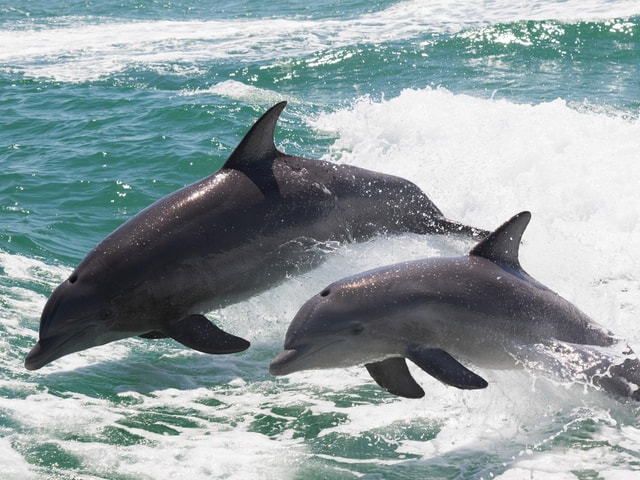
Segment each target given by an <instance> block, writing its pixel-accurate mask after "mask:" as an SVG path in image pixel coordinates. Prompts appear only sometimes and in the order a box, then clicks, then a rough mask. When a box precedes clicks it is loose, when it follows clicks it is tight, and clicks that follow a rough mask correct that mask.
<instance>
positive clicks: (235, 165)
mask: <svg viewBox="0 0 640 480" xmlns="http://www.w3.org/2000/svg"><path fill="white" fill-rule="evenodd" d="M286 105H287V102H280V103H277V104H275V105H274V106H273V107H271V108H270V109H269V110H267V111H266V112H265V113H264V114H263V115H262V116H261V117H260V118H259V119H258V121H257V122H256V123H254V124H253V126H252V127H251V128H250V129H249V131H248V132H247V134H246V135H245V136H244V138H243V139H242V140H241V141H240V143H239V144H238V146H237V147H236V148H235V150H234V151H233V152H232V153H231V155H230V156H229V158H228V159H227V161H226V162H225V163H224V165H223V166H222V168H230V169H235V170H240V171H243V172H244V171H247V169H250V168H251V167H252V166H255V165H256V164H260V162H263V161H264V160H267V159H273V158H274V157H275V156H276V155H277V154H278V149H277V148H276V145H275V143H274V133H275V129H276V123H277V122H278V118H279V117H280V114H281V113H282V110H284V107H285V106H286Z"/></svg>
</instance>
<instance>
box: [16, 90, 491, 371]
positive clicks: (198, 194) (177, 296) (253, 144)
mask: <svg viewBox="0 0 640 480" xmlns="http://www.w3.org/2000/svg"><path fill="white" fill-rule="evenodd" d="M285 105H286V102H281V103H278V104H277V105H275V106H274V107H272V108H271V109H270V110H268V111H267V112H266V113H265V114H264V115H263V116H262V117H261V118H260V119H259V120H258V121H257V122H256V123H255V124H254V125H253V127H252V128H251V129H250V130H249V132H248V133H247V134H246V136H245V137H244V138H243V140H242V141H241V142H240V143H239V144H238V146H237V147H236V149H235V150H234V151H233V153H232V154H231V156H230V157H229V158H228V159H227V161H226V162H225V164H224V165H223V167H222V168H221V169H220V170H219V171H218V172H216V173H215V174H213V175H211V176H209V177H207V178H204V179H203V180H200V181H198V182H196V183H194V184H192V185H189V186H187V187H185V188H183V189H181V190H178V191H176V192H174V193H172V194H170V195H168V196H166V197H164V198H162V199H160V200H159V201H157V202H156V203H154V204H153V205H151V206H149V207H148V208H146V209H145V210H143V211H141V212H140V213H138V214H137V215H135V216H134V217H132V218H131V219H130V220H128V221H127V222H126V223H124V224H123V225H122V226H120V227H119V228H118V229H116V230H115V231H114V232H113V233H111V234H110V235H109V236H107V237H106V238H105V239H104V240H103V241H102V242H100V243H99V244H98V245H97V246H96V247H95V248H94V249H93V250H92V251H91V252H90V253H89V254H88V255H87V256H86V258H85V259H84V260H83V261H82V262H81V263H80V264H79V265H78V266H77V268H76V269H75V270H74V271H73V273H71V275H70V276H69V278H68V279H67V280H65V281H64V282H63V283H62V284H61V285H60V286H59V287H57V288H56V289H55V291H54V292H53V294H52V295H51V297H50V298H49V300H48V301H47V303H46V305H45V307H44V310H43V312H42V316H41V319H40V332H39V333H40V338H39V341H38V342H37V343H36V344H35V346H34V347H33V349H32V350H31V351H30V353H29V354H28V355H27V357H26V359H25V367H26V368H27V369H29V370H36V369H39V368H41V367H43V366H44V365H46V364H48V363H50V362H52V361H53V360H55V359H57V358H60V357H62V356H63V355H67V354H70V353H73V352H77V351H80V350H84V349H87V348H90V347H94V346H97V345H103V344H105V343H108V342H112V341H115V340H119V339H123V338H127V337H131V336H138V335H139V336H144V337H146V338H165V337H171V338H173V339H175V340H176V341H178V342H180V343H182V344H184V345H186V346H188V347H190V348H193V349H195V350H199V351H201V352H205V353H219V354H222V353H233V352H239V351H242V350H245V349H246V348H248V347H249V342H248V341H246V340H244V339H242V338H239V337H236V336H233V335H231V334H229V333H226V332H224V331H222V330H220V329H219V328H218V327H216V326H215V325H213V324H212V323H211V322H210V321H209V320H208V319H207V318H206V317H205V316H204V315H202V314H203V312H208V311H211V310H213V309H215V308H220V307H223V306H225V305H229V304H231V303H234V302H238V301H241V300H244V299H246V298H248V297H250V296H251V295H253V294H255V293H257V292H259V291H261V290H264V289H266V288H268V287H270V286H273V285H276V284H277V283H279V282H281V281H283V280H284V279H285V278H286V277H287V276H288V275H293V274H296V273H299V272H303V271H305V270H309V269H311V268H313V267H314V266H315V265H317V264H318V263H319V262H320V261H322V258H323V256H324V255H325V254H326V253H327V250H330V247H331V245H332V242H335V241H358V240H363V239H366V238H369V237H371V236H373V235H376V234H381V233H398V232H416V233H424V234H426V233H441V234H446V233H450V232H454V233H461V234H465V235H471V236H476V235H486V233H487V232H484V231H482V230H477V229H474V228H472V227H468V226H465V225H461V224H459V223H457V222H453V221H449V220H447V219H446V218H444V217H443V215H442V213H441V212H440V210H439V209H438V208H437V207H436V206H435V205H434V204H433V203H432V202H431V201H430V200H429V198H427V196H426V195H425V194H424V193H423V192H422V191H421V190H420V189H419V188H418V187H417V186H416V185H414V184H413V183H411V182H409V181H407V180H404V179H402V178H398V177H394V176H390V175H383V174H380V173H376V172H372V171H368V170H364V169H362V168H357V167H353V166H348V165H336V164H333V163H330V162H326V161H320V160H311V159H307V158H302V157H296V156H290V155H286V154H284V153H282V152H280V151H278V149H277V148H276V146H275V144H274V133H275V127H276V123H277V120H278V118H279V116H280V114H281V112H282V110H283V109H284V107H285Z"/></svg>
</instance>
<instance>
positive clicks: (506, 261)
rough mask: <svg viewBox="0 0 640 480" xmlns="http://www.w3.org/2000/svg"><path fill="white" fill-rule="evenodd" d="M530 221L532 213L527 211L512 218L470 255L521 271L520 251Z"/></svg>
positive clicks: (478, 245) (477, 246) (479, 244)
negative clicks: (523, 235)
mask: <svg viewBox="0 0 640 480" xmlns="http://www.w3.org/2000/svg"><path fill="white" fill-rule="evenodd" d="M529 220H531V213H530V212H526V211H525V212H520V213H518V214H517V215H515V216H513V217H511V218H510V219H509V220H507V221H506V222H505V223H503V224H502V225H500V226H499V227H498V228H496V229H495V230H494V231H493V232H492V233H490V234H489V236H488V237H487V238H485V239H484V240H482V241H481V242H480V243H478V244H477V245H476V246H475V247H474V248H473V249H472V250H471V251H470V252H469V255H472V256H475V257H483V258H486V259H487V260H491V261H492V262H494V263H497V264H498V265H500V266H502V267H505V266H508V267H511V268H514V269H518V270H520V269H521V267H520V261H519V260H518V250H519V248H520V241H521V240H522V234H523V233H524V231H525V229H526V228H527V225H528V224H529Z"/></svg>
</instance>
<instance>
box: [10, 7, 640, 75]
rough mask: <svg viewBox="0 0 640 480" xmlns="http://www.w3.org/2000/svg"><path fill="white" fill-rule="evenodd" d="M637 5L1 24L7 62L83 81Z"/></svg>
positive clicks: (623, 11)
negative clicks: (309, 17)
mask: <svg viewBox="0 0 640 480" xmlns="http://www.w3.org/2000/svg"><path fill="white" fill-rule="evenodd" d="M638 13H640V7H638V4H637V2H636V1H635V0H621V1H617V2H615V3H611V2H607V1H603V0H591V1H588V2H580V1H578V0H571V1H566V2H560V1H546V2H535V3H533V4H532V3H514V2H509V1H507V0H501V1H498V2H486V1H483V0H475V1H472V2H455V1H447V0H440V1H436V2H422V1H419V0H412V1H406V2H400V3H398V4H396V5H393V6H391V7H389V8H387V9H385V10H382V11H379V12H374V13H368V14H364V15H362V16H360V17H357V18H353V19H344V20H338V19H319V20H304V19H286V18H267V19H224V20H222V19H220V20H198V21H169V20H157V21H120V20H117V19H116V20H114V19H105V18H94V17H87V18H85V17H67V18H62V19H59V20H58V22H59V23H58V25H57V26H56V25H54V26H51V25H38V24H37V23H34V24H32V25H28V24H27V25H26V26H25V24H24V23H21V24H18V25H13V26H12V25H9V26H7V27H8V28H7V27H5V28H4V29H2V30H0V64H4V65H6V66H7V67H5V68H10V69H13V70H17V71H19V72H23V73H24V74H25V75H28V76H32V77H50V78H53V79H55V80H58V81H68V82H80V81H86V80H96V79H99V78H102V77H104V76H106V75H113V74H117V73H119V72H121V71H123V70H125V69H127V68H130V67H140V66H144V67H145V68H151V69H159V70H161V71H165V70H166V71H167V72H170V73H172V74H175V73H180V70H182V71H183V73H189V72H193V71H194V70H195V71H199V69H200V68H204V67H203V65H204V64H206V63H207V62H211V61H212V60H223V59H234V60H235V61H238V62H241V63H245V62H255V61H265V60H278V59H282V58H290V57H296V56H301V55H306V54H309V53H312V52H317V51H320V50H322V49H325V48H327V46H331V47H334V48H335V47H341V46H347V45H352V44H359V43H362V42H370V43H378V42H385V41H391V40H394V41H395V40H403V39H411V38H415V37H416V36H418V35H421V34H424V33H429V32H458V31H461V30H463V29H465V28H468V27H470V26H481V25H488V24H491V23H496V22H508V21H516V20H536V19H560V20H575V19H577V18H580V19H602V18H616V17H623V16H628V15H632V14H638ZM199 65H200V66H199Z"/></svg>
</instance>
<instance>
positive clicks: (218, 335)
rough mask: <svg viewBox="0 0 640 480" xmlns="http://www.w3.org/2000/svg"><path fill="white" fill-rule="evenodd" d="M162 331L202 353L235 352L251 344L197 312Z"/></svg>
mask: <svg viewBox="0 0 640 480" xmlns="http://www.w3.org/2000/svg"><path fill="white" fill-rule="evenodd" d="M162 332H163V333H165V334H166V335H167V336H169V337H171V338H173V339H174V340H175V341H177V342H179V343H181V344H183V345H184V346H186V347H189V348H193V349H194V350H198V351H199V352H203V353H236V352H241V351H243V350H246V349H247V348H249V345H251V344H250V343H249V342H248V341H247V340H245V339H243V338H240V337H236V336H235V335H231V334H230V333H227V332H225V331H223V330H221V329H220V328H218V327H216V326H215V325H214V324H213V323H211V322H210V321H209V320H208V319H207V317H205V316H204V315H198V314H193V315H188V316H186V317H185V318H182V319H180V320H179V321H177V322H175V323H172V324H171V325H169V327H168V328H165V329H163V331H162ZM147 338H149V336H147ZM151 338H158V337H151Z"/></svg>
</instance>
